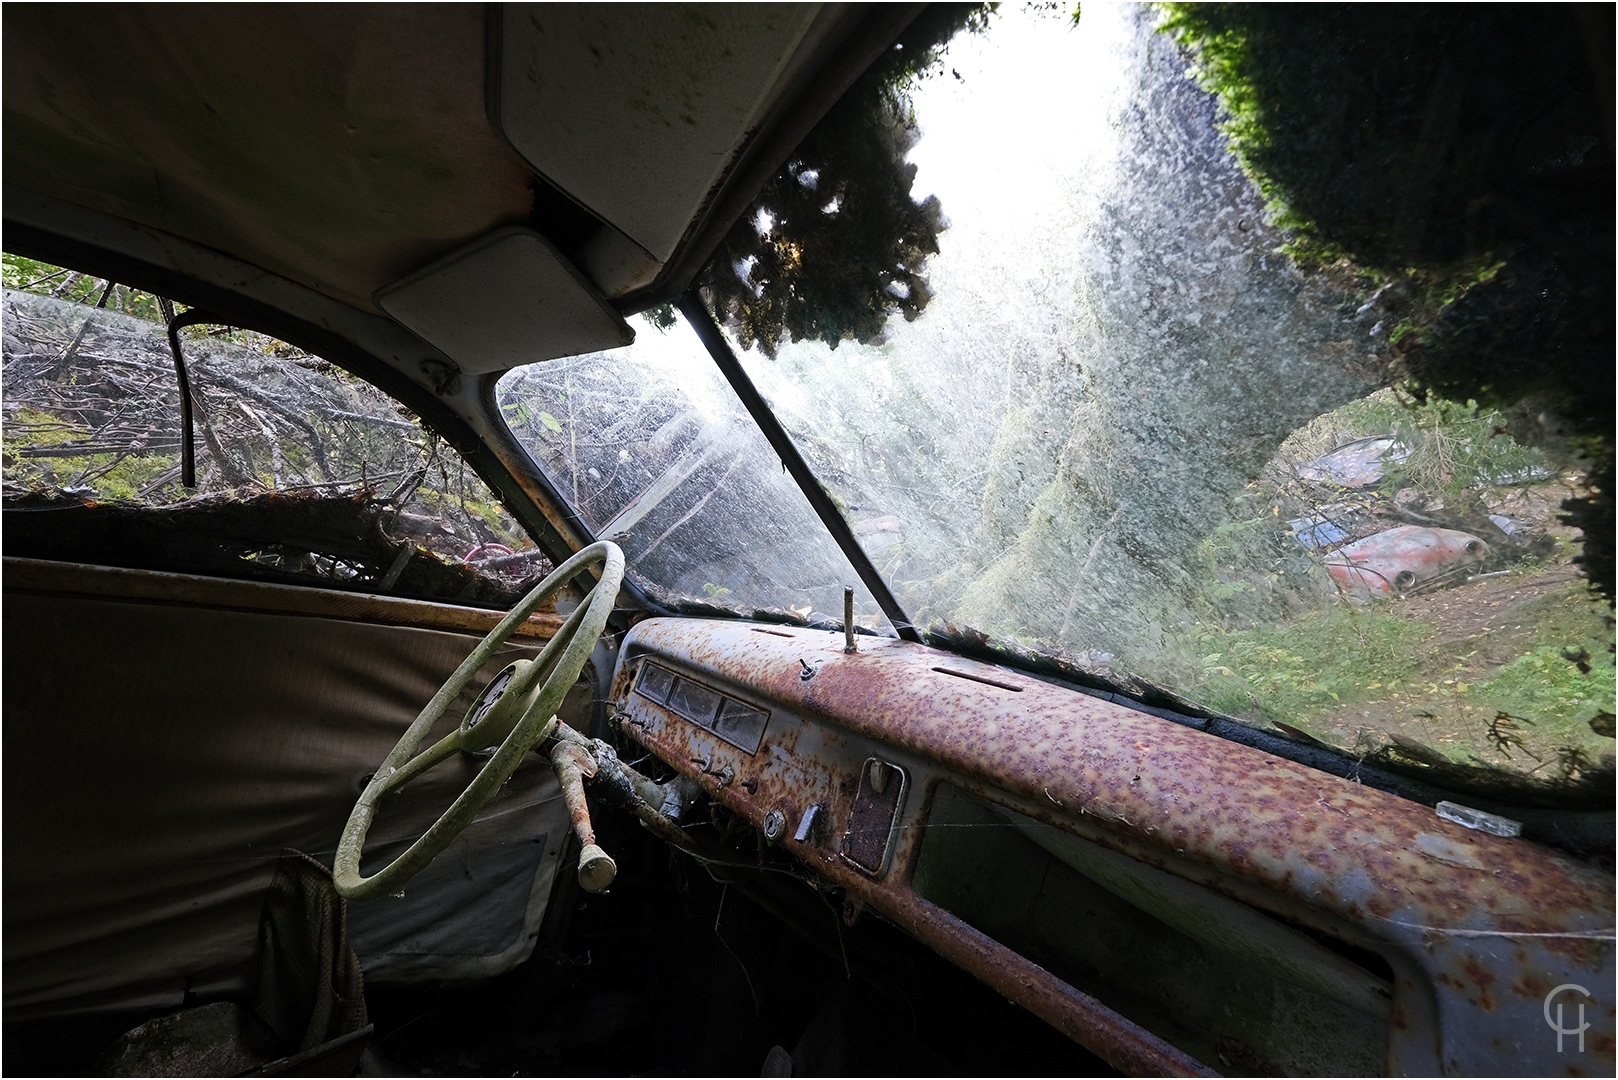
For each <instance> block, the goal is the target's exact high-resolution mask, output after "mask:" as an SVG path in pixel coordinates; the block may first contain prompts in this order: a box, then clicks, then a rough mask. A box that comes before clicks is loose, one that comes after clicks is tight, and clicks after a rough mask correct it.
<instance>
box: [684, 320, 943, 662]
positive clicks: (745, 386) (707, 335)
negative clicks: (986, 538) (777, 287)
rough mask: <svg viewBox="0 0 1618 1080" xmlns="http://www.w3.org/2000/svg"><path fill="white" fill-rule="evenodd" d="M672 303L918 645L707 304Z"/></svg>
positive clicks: (888, 611) (901, 630)
mask: <svg viewBox="0 0 1618 1080" xmlns="http://www.w3.org/2000/svg"><path fill="white" fill-rule="evenodd" d="M675 305H676V306H677V307H679V309H680V313H681V314H682V315H684V316H685V319H686V322H688V323H690V324H691V327H692V329H694V330H696V332H697V337H699V338H701V339H702V344H703V346H704V347H705V348H706V349H707V350H708V355H709V356H711V357H713V361H714V363H715V364H718V365H719V371H720V373H721V374H723V375H724V376H725V381H726V382H728V383H730V388H731V389H732V390H734V391H736V396H737V397H738V398H740V399H741V402H742V406H743V407H744V408H746V409H747V412H748V415H750V416H751V417H752V418H753V422H754V423H755V424H757V425H758V427H759V430H760V431H762V432H763V433H764V437H765V438H766V439H768V440H769V443H770V446H771V447H772V448H773V449H774V450H775V452H776V454H777V455H778V456H779V457H780V458H781V464H782V465H783V466H785V467H786V471H787V472H788V473H789V474H790V475H791V476H792V479H793V480H794V481H795V482H796V483H797V485H798V488H799V489H800V490H801V491H802V492H803V494H804V498H806V499H808V500H809V505H810V506H811V507H813V508H814V511H815V515H816V516H817V517H819V518H820V523H821V524H822V525H824V526H826V531H827V532H829V533H831V535H832V539H833V540H835V541H837V546H838V547H839V548H841V549H842V551H843V556H844V557H845V558H846V559H848V561H849V564H850V565H851V566H853V567H854V572H855V573H856V574H858V575H859V576H860V581H862V582H864V583H865V587H866V588H867V589H869V590H870V593H871V596H872V598H874V599H875V600H876V603H877V606H878V607H880V608H881V609H882V614H884V615H886V616H887V617H888V622H890V623H892V624H893V628H894V630H896V631H898V634H899V636H900V637H901V638H903V639H904V640H905V641H914V642H916V643H918V644H919V643H920V642H921V635H920V634H918V633H917V632H916V628H915V627H914V626H913V625H911V622H910V616H908V615H906V614H905V610H904V608H902V607H900V606H899V601H898V599H897V598H896V597H895V596H894V595H893V593H892V591H891V590H889V588H888V583H887V582H885V581H883V580H882V575H881V574H880V573H879V572H878V571H877V568H876V566H875V565H873V564H872V562H871V558H870V556H869V555H867V554H865V549H864V548H862V547H860V544H859V541H858V540H856V539H854V531H853V530H852V529H851V528H849V525H848V521H847V520H846V519H845V518H844V517H843V515H842V514H841V513H839V512H838V510H837V504H836V503H834V502H832V500H831V496H830V495H828V494H826V489H825V488H823V487H821V486H820V481H819V480H817V479H816V478H815V474H814V472H813V471H812V470H811V469H810V468H809V463H808V462H806V461H804V460H803V455H802V454H800V453H798V447H797V444H795V443H794V442H793V441H792V437H791V436H789V435H788V434H787V432H786V429H785V428H783V427H782V426H781V421H779V420H777V419H776V417H775V413H773V412H771V411H770V407H769V405H768V404H766V403H765V401H764V395H762V394H760V393H759V392H758V387H756V386H754V385H753V380H752V379H750V378H748V377H747V372H746V371H745V370H743V368H742V365H741V361H740V360H737V359H736V354H735V353H734V352H732V351H731V348H730V342H728V341H726V340H725V335H724V334H723V333H722V332H721V331H720V329H719V324H718V323H716V322H714V320H713V316H712V315H711V314H709V312H708V306H707V305H706V304H704V303H703V302H702V298H701V297H699V296H698V295H697V294H696V292H695V291H694V290H693V291H691V292H687V293H684V294H682V295H681V296H680V298H679V299H678V300H676V301H675Z"/></svg>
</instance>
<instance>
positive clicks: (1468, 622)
mask: <svg viewBox="0 0 1618 1080" xmlns="http://www.w3.org/2000/svg"><path fill="white" fill-rule="evenodd" d="M1382 608H1383V610H1381V611H1380V612H1378V615H1377V617H1378V618H1379V619H1390V618H1391V619H1398V620H1401V621H1403V622H1406V623H1407V624H1410V627H1409V629H1410V630H1411V631H1412V632H1411V633H1409V646H1410V648H1409V656H1408V660H1409V663H1408V664H1406V665H1399V666H1400V667H1403V668H1404V670H1397V669H1395V670H1392V671H1388V672H1387V673H1386V678H1385V679H1384V678H1375V677H1372V678H1369V679H1368V681H1367V682H1366V683H1365V684H1363V687H1362V689H1363V696H1361V695H1354V696H1358V697H1360V700H1353V701H1343V702H1341V703H1336V702H1334V703H1333V704H1331V705H1322V706H1317V707H1315V708H1311V709H1309V710H1308V711H1307V714H1306V715H1305V716H1304V717H1302V718H1300V722H1298V723H1297V724H1296V726H1298V727H1301V728H1303V729H1304V730H1306V731H1308V732H1309V733H1310V734H1312V735H1314V736H1315V737H1316V738H1319V739H1322V740H1323V741H1326V742H1331V743H1335V744H1337V745H1341V746H1346V747H1354V748H1357V749H1363V748H1366V747H1367V746H1374V745H1376V744H1379V743H1381V742H1383V741H1385V739H1386V737H1387V736H1389V735H1399V736H1403V737H1404V738H1407V739H1414V740H1416V741H1418V742H1420V743H1423V744H1424V745H1426V746H1428V747H1431V748H1433V749H1435V750H1438V751H1439V752H1441V753H1443V754H1444V755H1445V756H1447V757H1449V758H1451V759H1453V760H1458V761H1466V760H1469V759H1474V758H1475V759H1479V760H1482V761H1484V762H1488V763H1490V764H1495V765H1507V766H1510V767H1512V768H1515V769H1518V770H1521V771H1523V772H1527V773H1531V774H1533V775H1537V776H1542V777H1547V778H1549V777H1554V776H1557V775H1559V774H1560V773H1561V772H1562V771H1563V770H1564V769H1565V768H1566V767H1568V765H1569V764H1578V763H1577V762H1570V760H1569V757H1568V755H1569V754H1570V753H1573V752H1577V753H1580V754H1583V755H1584V759H1585V760H1587V761H1588V762H1591V763H1594V762H1598V761H1599V760H1600V758H1601V757H1602V756H1604V755H1610V754H1611V753H1612V751H1613V740H1612V738H1611V736H1610V728H1608V731H1609V734H1608V735H1602V734H1600V733H1598V731H1597V730H1596V729H1597V728H1599V727H1601V726H1602V723H1601V721H1599V720H1597V719H1596V718H1597V716H1598V714H1599V713H1602V712H1606V713H1607V714H1608V715H1609V719H1608V721H1607V723H1608V724H1610V722H1611V721H1610V715H1611V713H1612V712H1613V653H1612V630H1611V627H1612V620H1611V618H1610V617H1609V616H1608V614H1607V608H1606V606H1605V605H1604V604H1601V603H1599V602H1598V601H1592V600H1591V598H1590V594H1589V591H1588V589H1587V587H1586V585H1585V582H1584V579H1583V577H1582V576H1581V575H1580V574H1579V573H1578V572H1577V570H1576V569H1575V568H1574V567H1572V566H1569V565H1562V566H1553V567H1546V568H1539V569H1525V570H1514V571H1511V572H1508V573H1504V574H1501V575H1499V576H1489V577H1483V578H1478V579H1475V580H1473V581H1472V582H1470V583H1468V584H1465V585H1461V586H1457V587H1455V588H1451V589H1443V590H1440V591H1437V592H1432V593H1428V594H1425V595H1421V596H1414V597H1410V598H1409V599H1407V600H1402V601H1391V602H1386V603H1385V604H1384V605H1382ZM1367 674H1368V675H1369V676H1375V675H1376V674H1377V673H1376V672H1375V671H1370V672H1367ZM1344 696H1345V697H1346V696H1348V695H1344ZM1593 720H1594V721H1596V723H1595V724H1594V726H1593V725H1592V721H1593Z"/></svg>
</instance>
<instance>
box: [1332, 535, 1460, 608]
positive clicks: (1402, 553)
mask: <svg viewBox="0 0 1618 1080" xmlns="http://www.w3.org/2000/svg"><path fill="white" fill-rule="evenodd" d="M1488 557H1489V545H1488V544H1486V543H1484V542H1483V541H1482V540H1480V539H1478V538H1477V537H1475V536H1473V535H1472V534H1471V533H1464V532H1460V531H1459V530H1456V529H1425V528H1422V527H1420V526H1417V525H1401V526H1399V527H1398V528H1397V529H1388V530H1386V531H1384V532H1379V533H1376V534H1374V535H1372V536H1367V537H1366V538H1365V539H1363V540H1356V541H1355V542H1354V543H1352V544H1347V545H1345V546H1343V547H1341V548H1338V549H1337V551H1335V552H1333V553H1332V554H1331V555H1330V556H1328V557H1327V559H1326V569H1327V571H1328V572H1329V573H1330V574H1331V576H1332V577H1333V578H1335V579H1336V580H1337V581H1338V582H1339V583H1340V584H1341V585H1342V586H1343V588H1345V589H1349V590H1352V591H1354V592H1358V593H1361V594H1376V593H1381V594H1384V595H1393V594H1399V595H1401V596H1402V595H1404V594H1406V593H1409V592H1414V591H1416V590H1419V589H1431V588H1436V587H1439V586H1441V585H1444V584H1447V583H1453V582H1455V581H1457V580H1460V579H1462V578H1463V577H1464V575H1466V574H1467V573H1468V572H1469V571H1471V570H1472V569H1473V568H1474V567H1476V566H1477V565H1478V564H1479V563H1481V562H1483V561H1484V560H1485V559H1487V558H1488Z"/></svg>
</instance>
